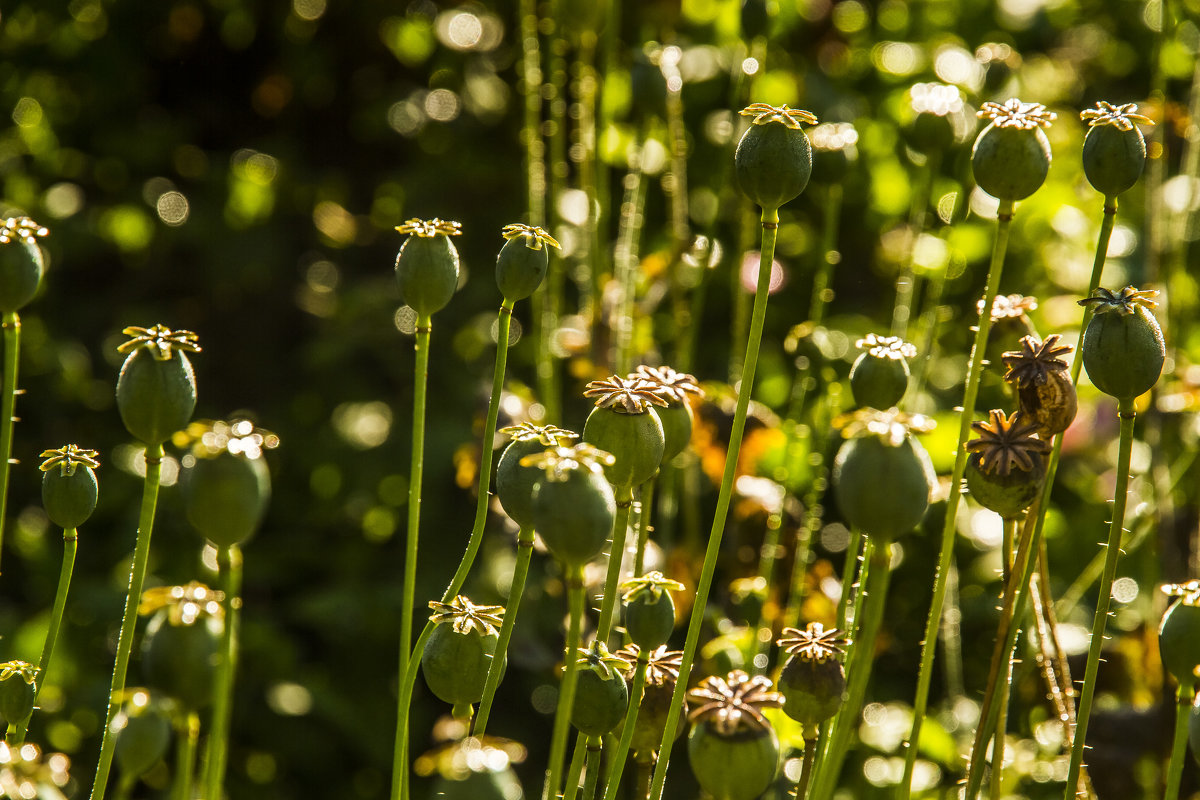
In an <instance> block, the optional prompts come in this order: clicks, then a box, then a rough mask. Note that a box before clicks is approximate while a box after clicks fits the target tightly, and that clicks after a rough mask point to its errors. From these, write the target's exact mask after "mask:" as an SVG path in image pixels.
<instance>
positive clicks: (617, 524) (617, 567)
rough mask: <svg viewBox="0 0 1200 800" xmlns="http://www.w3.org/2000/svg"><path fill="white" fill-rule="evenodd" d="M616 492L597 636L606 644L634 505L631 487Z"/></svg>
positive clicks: (615, 605)
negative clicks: (614, 513) (615, 510)
mask: <svg viewBox="0 0 1200 800" xmlns="http://www.w3.org/2000/svg"><path fill="white" fill-rule="evenodd" d="M616 492H617V513H616V516H615V517H614V518H613V532H612V546H611V547H609V549H608V573H607V574H606V575H605V577H604V597H603V599H602V600H601V601H600V621H599V622H598V623H597V624H596V638H597V639H598V640H599V641H601V642H604V643H605V644H608V637H609V635H610V634H611V633H612V621H613V613H614V611H615V610H616V607H617V595H618V594H619V591H618V587H619V586H620V583H621V562H622V561H624V560H625V539H626V537H627V536H628V534H629V508H630V506H632V505H633V492H632V490H631V489H629V488H627V487H626V488H618V489H616Z"/></svg>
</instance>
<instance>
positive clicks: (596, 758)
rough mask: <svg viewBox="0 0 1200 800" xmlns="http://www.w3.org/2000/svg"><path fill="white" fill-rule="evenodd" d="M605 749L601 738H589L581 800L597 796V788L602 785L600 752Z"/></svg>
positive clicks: (589, 799)
mask: <svg viewBox="0 0 1200 800" xmlns="http://www.w3.org/2000/svg"><path fill="white" fill-rule="evenodd" d="M603 749H604V747H603V742H602V740H601V739H600V738H599V737H596V736H589V737H588V740H587V766H586V767H585V768H584V771H583V797H582V798H580V800H592V798H594V797H595V796H596V786H597V785H598V784H599V783H600V752H601V751H602V750H603Z"/></svg>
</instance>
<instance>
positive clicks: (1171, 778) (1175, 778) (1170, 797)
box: [1163, 686, 1195, 800]
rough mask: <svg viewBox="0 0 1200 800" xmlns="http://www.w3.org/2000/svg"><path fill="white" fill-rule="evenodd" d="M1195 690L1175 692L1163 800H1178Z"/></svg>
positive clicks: (1180, 689)
mask: <svg viewBox="0 0 1200 800" xmlns="http://www.w3.org/2000/svg"><path fill="white" fill-rule="evenodd" d="M1194 701H1195V688H1194V687H1186V688H1185V687H1184V686H1180V687H1179V688H1178V689H1177V690H1176V692H1175V737H1174V739H1172V740H1171V763H1170V766H1169V767H1167V791H1166V794H1164V795H1163V800H1179V781H1180V779H1181V778H1182V777H1183V763H1184V762H1185V761H1187V745H1188V720H1189V719H1190V718H1191V716H1192V703H1193V702H1194Z"/></svg>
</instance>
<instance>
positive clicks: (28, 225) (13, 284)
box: [0, 217, 50, 314]
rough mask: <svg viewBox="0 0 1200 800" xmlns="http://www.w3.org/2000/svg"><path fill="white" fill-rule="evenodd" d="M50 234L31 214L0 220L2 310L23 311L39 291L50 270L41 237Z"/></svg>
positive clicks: (0, 294)
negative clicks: (40, 240) (31, 217)
mask: <svg viewBox="0 0 1200 800" xmlns="http://www.w3.org/2000/svg"><path fill="white" fill-rule="evenodd" d="M49 233H50V231H49V230H47V229H46V228H45V227H43V226H41V225H38V224H37V223H36V222H34V221H33V220H31V219H30V218H29V217H9V218H8V219H6V220H4V221H3V222H0V312H4V313H6V314H7V313H12V312H15V311H19V310H21V309H22V308H24V307H25V305H27V304H28V303H29V301H30V300H32V299H33V296H34V295H35V294H37V290H38V287H39V286H41V285H42V274H43V273H44V272H45V269H46V265H45V260H44V258H43V256H42V248H41V247H39V246H38V243H37V240H38V239H39V238H41V237H44V236H46V235H48V234H49Z"/></svg>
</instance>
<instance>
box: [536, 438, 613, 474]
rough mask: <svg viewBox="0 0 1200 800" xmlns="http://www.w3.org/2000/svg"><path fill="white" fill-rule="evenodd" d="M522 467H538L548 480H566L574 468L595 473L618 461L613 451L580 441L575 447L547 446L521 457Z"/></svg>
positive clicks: (600, 472) (601, 471) (599, 472)
mask: <svg viewBox="0 0 1200 800" xmlns="http://www.w3.org/2000/svg"><path fill="white" fill-rule="evenodd" d="M520 463H521V466H522V467H537V468H538V469H540V470H542V471H543V472H545V473H546V480H549V481H565V480H566V479H567V476H568V475H569V474H570V473H571V472H572V471H574V470H577V469H585V470H587V471H589V472H591V473H593V474H595V475H600V474H602V473H603V472H604V468H605V467H611V466H612V465H613V464H615V463H617V460H616V458H614V457H613V455H612V453H608V452H605V451H604V450H601V449H600V448H599V447H596V446H595V445H591V444H588V443H587V442H580V443H579V444H577V445H575V446H574V447H563V446H561V445H559V446H558V447H550V448H547V449H546V451H545V452H544V453H534V454H533V455H529V456H525V457H524V458H522V459H521V462H520Z"/></svg>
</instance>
